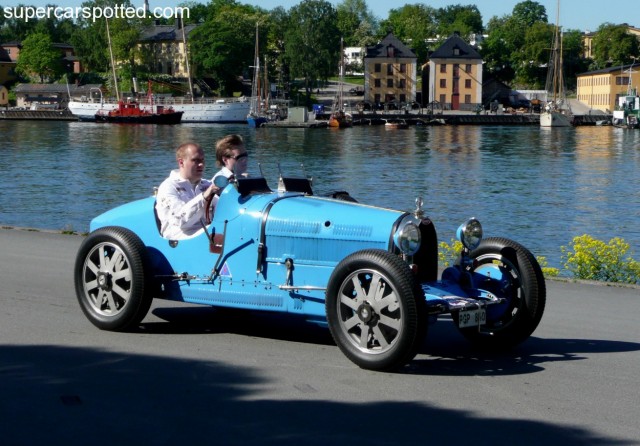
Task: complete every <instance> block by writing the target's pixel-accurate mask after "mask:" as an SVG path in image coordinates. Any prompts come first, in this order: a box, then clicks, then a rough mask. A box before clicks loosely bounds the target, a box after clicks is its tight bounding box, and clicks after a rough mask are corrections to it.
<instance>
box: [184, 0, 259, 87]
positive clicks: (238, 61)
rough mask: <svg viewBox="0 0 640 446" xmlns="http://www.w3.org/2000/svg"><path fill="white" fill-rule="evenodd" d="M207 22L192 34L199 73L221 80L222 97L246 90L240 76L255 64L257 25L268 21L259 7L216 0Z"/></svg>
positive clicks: (191, 47)
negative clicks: (243, 88) (253, 61)
mask: <svg viewBox="0 0 640 446" xmlns="http://www.w3.org/2000/svg"><path fill="white" fill-rule="evenodd" d="M210 8H212V9H210V11H209V15H208V18H207V21H206V22H205V23H203V24H202V25H201V26H199V27H198V28H196V29H195V30H194V31H192V32H191V35H190V39H191V43H190V45H189V46H190V52H191V55H192V59H193V63H194V64H195V65H196V67H197V71H198V72H199V73H205V74H207V75H210V76H211V77H213V78H215V79H217V81H218V82H219V90H220V94H222V95H225V96H229V95H231V94H233V92H235V91H240V90H241V89H242V84H241V81H240V79H239V76H240V75H241V74H242V73H246V74H247V75H248V74H249V70H248V68H249V67H250V66H251V65H253V63H252V60H253V56H254V47H255V32H256V23H258V24H264V23H266V22H267V21H268V17H267V13H266V12H264V11H263V10H261V9H259V8H255V7H252V6H248V5H239V4H237V3H236V2H234V1H214V2H213V3H212V4H211V5H210Z"/></svg>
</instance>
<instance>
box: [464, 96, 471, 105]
mask: <svg viewBox="0 0 640 446" xmlns="http://www.w3.org/2000/svg"><path fill="white" fill-rule="evenodd" d="M464 103H465V104H471V95H470V94H465V95H464Z"/></svg>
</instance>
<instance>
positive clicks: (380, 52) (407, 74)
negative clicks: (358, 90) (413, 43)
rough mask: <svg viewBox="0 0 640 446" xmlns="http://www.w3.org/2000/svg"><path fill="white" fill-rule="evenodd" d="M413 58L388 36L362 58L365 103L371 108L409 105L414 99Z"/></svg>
mask: <svg viewBox="0 0 640 446" xmlns="http://www.w3.org/2000/svg"><path fill="white" fill-rule="evenodd" d="M416 70H417V57H416V54H415V53H414V52H413V51H412V50H411V49H410V48H408V47H407V46H406V45H405V44H403V43H402V42H401V41H400V40H399V39H398V38H397V37H395V36H394V35H393V34H391V33H389V34H387V36H386V37H385V38H384V39H382V40H381V41H380V43H378V44H377V45H374V46H370V47H367V50H366V55H365V57H364V95H365V97H364V99H365V101H369V102H372V103H374V104H392V103H393V104H396V105H398V106H401V105H402V104H403V103H411V102H413V101H415V98H416V79H417V73H416Z"/></svg>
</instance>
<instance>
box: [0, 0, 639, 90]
mask: <svg viewBox="0 0 640 446" xmlns="http://www.w3.org/2000/svg"><path fill="white" fill-rule="evenodd" d="M116 2H117V3H116ZM116 4H117V5H125V6H132V7H133V5H131V3H130V0H93V1H89V2H85V3H83V4H82V6H83V7H84V6H86V7H90V8H92V7H97V8H101V7H102V8H104V7H108V6H114V5H116ZM20 6H23V5H20ZM20 6H18V7H20ZM179 6H181V7H185V8H188V9H189V17H184V18H183V21H184V24H185V25H189V24H197V25H198V26H197V28H195V30H194V31H193V32H191V34H190V35H189V52H190V64H191V66H192V67H193V68H194V71H196V72H197V73H199V74H200V75H201V76H206V77H209V78H212V79H215V81H216V84H217V89H218V91H219V93H220V94H221V95H229V94H231V93H232V92H234V91H238V89H239V88H240V87H241V86H240V77H241V76H244V78H250V77H251V74H250V71H251V66H252V65H253V57H254V44H255V32H256V25H257V26H258V29H259V32H260V54H261V56H262V57H264V59H265V60H266V62H267V71H268V73H269V76H270V78H271V80H272V81H273V82H277V83H278V84H280V85H282V86H287V85H290V84H291V83H292V81H293V80H294V79H295V80H297V81H298V82H300V83H301V86H302V88H304V90H305V91H306V93H307V95H309V94H310V92H311V91H312V89H313V88H314V87H315V86H316V85H317V82H318V81H324V80H327V79H328V78H330V77H332V76H335V75H336V74H337V72H338V66H339V58H340V54H339V53H340V39H341V38H343V39H344V45H345V46H355V47H366V46H370V45H373V44H375V43H376V42H378V41H379V40H380V39H381V38H382V37H384V36H385V35H386V34H387V33H388V32H393V34H394V35H395V36H396V37H398V38H399V39H400V40H401V41H403V42H404V43H405V44H407V45H408V46H409V47H411V48H412V49H413V50H414V52H415V53H416V55H417V57H418V60H417V62H418V66H419V67H420V66H421V65H423V64H424V63H425V62H426V61H427V60H428V58H429V54H430V52H432V51H434V50H435V49H436V48H438V46H440V45H441V44H442V42H444V40H446V39H447V38H448V37H449V36H450V35H451V34H452V33H453V32H459V33H460V36H461V37H463V38H466V39H470V36H472V35H474V34H475V35H485V36H486V38H485V39H484V41H482V43H481V46H480V49H479V52H480V54H481V55H482V57H483V59H484V62H485V65H484V71H485V75H484V76H485V78H487V77H488V76H492V77H495V78H496V79H498V80H500V81H502V82H505V83H507V84H509V85H511V86H512V87H514V88H526V89H542V88H544V84H545V78H546V65H547V63H548V61H549V57H550V50H551V43H552V40H553V34H554V30H555V24H554V23H550V22H549V18H548V15H547V12H546V10H545V8H544V6H542V5H541V4H539V3H537V2H535V1H532V0H526V1H523V2H520V3H518V4H516V5H515V7H514V8H513V10H512V12H511V13H510V14H505V15H503V16H502V17H498V16H494V17H491V18H490V19H489V20H488V22H487V24H486V26H485V25H484V24H483V23H484V22H483V17H482V15H481V14H480V12H479V10H478V8H477V7H476V6H475V5H450V6H446V7H444V8H433V7H431V6H428V5H426V4H422V3H417V4H406V5H404V6H400V7H398V8H394V9H391V10H390V11H389V14H388V16H387V17H386V18H378V17H375V16H374V15H373V14H372V12H371V11H370V9H369V8H368V6H367V3H366V0H343V1H342V2H341V3H339V4H338V5H337V6H336V7H334V6H333V5H332V4H331V3H329V2H327V1H324V0H302V1H301V2H300V3H298V4H297V5H295V6H293V7H291V8H290V9H288V10H286V9H284V8H283V7H276V8H274V9H272V10H265V9H263V8H261V7H257V6H251V5H246V4H243V3H241V2H238V1H235V0H211V1H210V2H209V3H207V4H203V3H197V2H194V1H188V2H185V3H181V4H180V5H179ZM154 20H155V19H153V18H151V17H149V18H145V19H140V18H132V19H126V18H114V19H110V20H109V23H108V25H109V30H110V36H111V41H112V48H113V51H114V57H115V59H116V60H117V61H118V71H119V73H118V75H119V77H120V78H122V79H126V78H131V77H138V78H140V79H145V78H152V77H154V73H153V70H154V67H152V66H144V64H141V63H139V61H141V60H148V57H145V54H143V52H144V51H147V50H145V49H144V48H142V47H140V46H138V45H137V43H138V41H139V40H140V37H141V33H142V31H143V30H144V29H145V28H146V27H149V26H150V25H152V24H153V23H154ZM174 21H175V18H169V19H161V23H163V24H173V23H174ZM106 26H107V23H106V21H105V20H97V21H93V20H91V19H83V18H75V19H69V18H55V17H50V18H44V19H37V20H36V19H34V20H29V21H25V20H23V19H20V18H12V17H6V14H4V15H2V16H0V42H2V43H6V42H13V41H19V42H21V44H22V51H21V54H20V58H19V61H18V64H17V71H18V73H20V74H21V75H22V76H23V77H24V78H27V77H28V75H30V74H34V73H35V74H36V76H37V78H38V80H39V81H45V80H48V81H56V80H59V79H60V78H62V77H63V74H64V71H65V70H64V67H62V66H60V65H59V64H58V61H59V54H60V53H59V51H56V50H55V49H52V44H53V43H69V44H70V45H72V46H73V47H74V49H75V52H76V55H77V57H78V58H79V59H80V61H81V63H82V65H83V67H84V69H85V70H86V71H87V73H83V74H82V75H81V76H82V77H83V79H81V81H85V82H86V81H87V80H89V79H91V77H92V76H95V79H96V80H102V81H106V80H107V79H108V78H109V77H108V75H107V74H106V73H108V72H109V71H110V63H109V60H110V59H109V52H108V45H107V32H106ZM562 31H563V32H562V35H563V59H564V66H565V73H566V78H567V83H568V87H569V89H575V85H576V75H577V74H579V73H582V72H585V71H589V70H593V69H600V68H606V67H609V66H618V65H625V64H629V63H631V62H633V61H635V60H636V58H639V56H640V54H639V53H640V49H639V44H638V39H637V38H636V37H635V36H633V35H631V34H629V33H628V31H627V27H626V25H623V24H611V23H603V24H602V25H601V26H600V27H599V28H598V29H597V30H596V31H595V36H594V39H593V48H592V50H593V58H592V59H587V58H585V56H584V48H583V33H582V32H581V31H580V30H562ZM146 56H148V55H146ZM262 57H261V58H262ZM66 80H69V79H66Z"/></svg>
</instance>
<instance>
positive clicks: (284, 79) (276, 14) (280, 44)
mask: <svg viewBox="0 0 640 446" xmlns="http://www.w3.org/2000/svg"><path fill="white" fill-rule="evenodd" d="M288 24H289V13H288V12H287V11H286V10H285V9H284V8H283V7H282V6H279V7H277V8H274V9H272V10H271V11H270V12H269V21H268V26H267V30H266V31H267V33H266V34H265V35H266V39H264V40H266V45H267V54H268V58H267V70H268V74H269V77H270V78H271V79H274V80H275V81H276V83H277V85H278V87H279V89H280V91H289V87H290V82H291V76H290V72H291V70H290V69H289V62H288V61H287V58H286V57H285V35H286V31H287V26H288Z"/></svg>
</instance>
